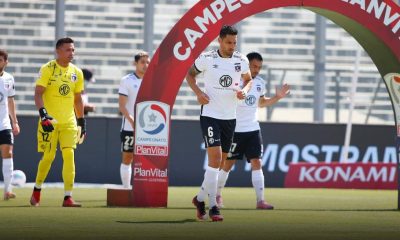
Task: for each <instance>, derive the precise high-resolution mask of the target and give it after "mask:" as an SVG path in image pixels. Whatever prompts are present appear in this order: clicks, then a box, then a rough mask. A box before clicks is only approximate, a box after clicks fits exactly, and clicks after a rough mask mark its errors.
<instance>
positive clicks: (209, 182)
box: [197, 167, 219, 207]
mask: <svg viewBox="0 0 400 240" xmlns="http://www.w3.org/2000/svg"><path fill="white" fill-rule="evenodd" d="M218 172H219V169H218V168H212V167H207V169H206V172H205V173H204V180H203V183H202V184H201V188H200V191H199V193H198V194H197V200H198V201H199V202H204V200H205V199H206V197H207V194H208V197H209V201H210V202H209V205H210V207H213V206H216V205H217V184H218Z"/></svg>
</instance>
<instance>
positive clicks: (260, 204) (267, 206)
mask: <svg viewBox="0 0 400 240" xmlns="http://www.w3.org/2000/svg"><path fill="white" fill-rule="evenodd" d="M256 209H260V210H272V209H274V206H272V205H271V204H269V203H267V202H266V201H264V200H261V201H258V202H257V207H256Z"/></svg>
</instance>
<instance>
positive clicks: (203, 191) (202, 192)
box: [197, 173, 208, 202]
mask: <svg viewBox="0 0 400 240" xmlns="http://www.w3.org/2000/svg"><path fill="white" fill-rule="evenodd" d="M207 194H208V193H207V189H206V174H205V173H204V180H203V182H202V183H201V187H200V191H199V193H198V194H197V201H199V202H204V200H205V199H206V197H207Z"/></svg>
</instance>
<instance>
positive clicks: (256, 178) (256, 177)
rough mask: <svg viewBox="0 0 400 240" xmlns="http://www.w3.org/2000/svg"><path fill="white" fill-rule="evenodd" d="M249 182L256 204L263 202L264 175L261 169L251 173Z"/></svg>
mask: <svg viewBox="0 0 400 240" xmlns="http://www.w3.org/2000/svg"><path fill="white" fill-rule="evenodd" d="M251 182H252V183H253V187H254V190H255V191H256V196H257V202H258V201H264V174H263V171H262V169H260V170H254V171H251Z"/></svg>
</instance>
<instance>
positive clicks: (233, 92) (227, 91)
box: [186, 25, 251, 221]
mask: <svg viewBox="0 0 400 240" xmlns="http://www.w3.org/2000/svg"><path fill="white" fill-rule="evenodd" d="M237 34H238V31H237V29H236V28H234V27H232V26H226V25H225V26H223V27H222V28H221V30H220V33H219V38H218V43H219V48H218V50H212V51H209V52H206V53H203V54H201V55H200V56H199V57H198V58H197V59H196V60H195V63H194V64H193V66H192V67H191V68H190V69H189V71H188V73H187V75H186V80H187V82H188V84H189V86H190V88H191V89H192V90H193V92H194V93H195V94H196V96H197V101H198V102H199V103H200V104H201V112H200V125H201V129H202V134H203V139H204V142H205V146H206V148H207V155H208V167H207V169H206V171H205V174H204V181H203V183H202V186H201V188H200V191H199V193H198V194H197V195H196V196H195V197H194V198H193V200H192V203H193V204H194V205H195V206H196V208H197V218H198V219H200V220H205V219H207V216H206V211H205V203H204V201H205V199H206V197H207V196H208V197H209V216H210V218H211V220H212V221H222V220H223V216H222V215H221V213H220V210H219V208H218V207H217V202H216V194H217V182H218V172H219V167H220V164H221V162H222V159H225V158H226V156H227V154H228V152H229V148H230V146H231V143H232V137H233V132H234V129H235V122H236V120H235V119H236V105H237V101H238V99H244V98H245V96H246V91H247V90H248V89H249V87H250V86H251V75H250V71H249V63H248V60H247V58H246V57H245V56H243V55H242V54H240V53H239V52H237V51H235V48H236V44H237ZM199 73H203V74H204V88H205V92H203V91H202V90H201V89H200V88H199V86H198V85H197V83H196V76H197V75H198V74H199ZM241 78H242V79H244V81H245V83H246V84H245V85H244V86H245V87H244V88H241V85H240V79H241Z"/></svg>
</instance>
